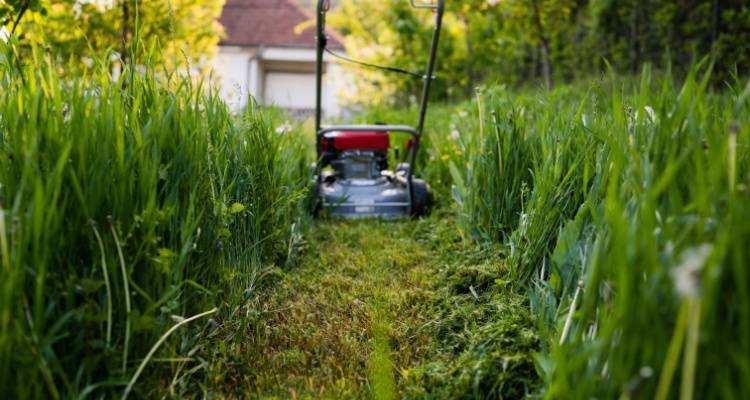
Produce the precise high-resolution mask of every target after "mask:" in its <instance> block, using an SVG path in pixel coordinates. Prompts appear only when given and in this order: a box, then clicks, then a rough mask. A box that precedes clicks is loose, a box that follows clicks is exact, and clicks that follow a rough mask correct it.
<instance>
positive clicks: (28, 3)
mask: <svg viewBox="0 0 750 400" xmlns="http://www.w3.org/2000/svg"><path fill="white" fill-rule="evenodd" d="M27 12H35V13H39V14H41V15H47V9H46V8H45V7H44V6H43V5H42V0H3V1H2V2H0V27H4V26H6V25H10V27H11V28H10V29H9V31H10V33H14V32H15V30H16V28H17V25H18V23H19V21H20V20H21V18H23V16H24V15H25V14H26V13H27Z"/></svg>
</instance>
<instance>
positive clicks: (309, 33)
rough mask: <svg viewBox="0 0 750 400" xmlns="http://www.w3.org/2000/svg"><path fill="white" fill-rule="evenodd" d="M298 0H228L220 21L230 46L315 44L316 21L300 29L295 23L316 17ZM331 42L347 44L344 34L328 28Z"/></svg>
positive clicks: (296, 45) (223, 42)
mask: <svg viewBox="0 0 750 400" xmlns="http://www.w3.org/2000/svg"><path fill="white" fill-rule="evenodd" d="M314 18H315V16H314V15H313V14H312V13H310V12H309V11H307V10H306V9H305V8H304V7H302V5H300V4H299V3H298V2H297V0H227V2H226V4H225V5H224V9H223V10H222V12H221V18H219V22H220V23H221V24H222V25H223V26H224V30H225V31H226V38H225V39H223V40H222V41H221V43H220V44H222V45H228V46H261V45H264V46H282V47H315V24H314V23H312V24H310V25H309V26H308V27H307V28H306V29H304V30H303V31H301V32H298V33H296V32H295V27H297V26H298V25H300V24H302V23H304V22H307V21H311V20H314ZM327 34H328V36H329V40H328V44H329V46H331V47H339V48H340V47H343V46H342V44H341V42H342V40H341V38H340V36H339V35H338V34H337V33H336V32H333V31H331V30H327Z"/></svg>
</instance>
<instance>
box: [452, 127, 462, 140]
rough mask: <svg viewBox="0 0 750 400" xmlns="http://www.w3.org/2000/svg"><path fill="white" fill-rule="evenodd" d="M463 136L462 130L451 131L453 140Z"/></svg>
mask: <svg viewBox="0 0 750 400" xmlns="http://www.w3.org/2000/svg"><path fill="white" fill-rule="evenodd" d="M460 137H461V132H459V131H458V130H457V129H454V130H452V131H451V139H452V140H458V138H460Z"/></svg>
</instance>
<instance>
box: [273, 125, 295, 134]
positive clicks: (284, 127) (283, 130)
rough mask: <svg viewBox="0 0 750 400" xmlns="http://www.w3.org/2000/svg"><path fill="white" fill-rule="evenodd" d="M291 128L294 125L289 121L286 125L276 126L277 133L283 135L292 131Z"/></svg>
mask: <svg viewBox="0 0 750 400" xmlns="http://www.w3.org/2000/svg"><path fill="white" fill-rule="evenodd" d="M291 130H292V125H291V124H290V123H289V122H286V123H285V124H284V125H281V126H279V127H278V128H276V133H278V134H279V135H283V134H285V133H287V132H291Z"/></svg>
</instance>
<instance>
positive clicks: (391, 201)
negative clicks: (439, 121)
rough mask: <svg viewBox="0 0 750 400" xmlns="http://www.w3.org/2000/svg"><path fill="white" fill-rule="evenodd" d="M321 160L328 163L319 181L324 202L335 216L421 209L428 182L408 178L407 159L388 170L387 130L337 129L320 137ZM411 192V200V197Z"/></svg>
mask: <svg viewBox="0 0 750 400" xmlns="http://www.w3.org/2000/svg"><path fill="white" fill-rule="evenodd" d="M321 148H322V151H323V160H322V163H321V165H323V166H330V168H327V169H324V170H323V171H322V173H321V174H320V179H321V182H320V184H319V185H318V190H319V195H320V198H321V199H322V202H323V204H322V206H323V207H324V208H326V209H329V210H330V212H331V214H332V215H334V216H342V217H346V218H369V217H381V218H398V217H403V216H408V215H410V214H413V215H420V214H423V213H424V212H425V210H426V208H427V206H428V201H429V198H428V196H429V187H428V186H427V184H425V182H424V181H422V180H421V179H416V178H412V185H411V186H412V193H411V194H410V193H409V185H408V182H407V177H408V172H409V164H406V163H404V164H399V165H398V167H397V168H396V171H389V170H388V158H389V150H390V136H389V134H388V132H379V131H373V132H366V131H365V132H346V131H335V132H329V133H327V134H325V135H324V136H323V138H322V140H321ZM410 196H414V199H413V200H414V201H413V202H410Z"/></svg>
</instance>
